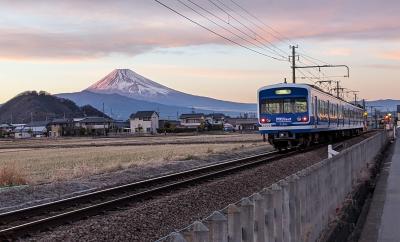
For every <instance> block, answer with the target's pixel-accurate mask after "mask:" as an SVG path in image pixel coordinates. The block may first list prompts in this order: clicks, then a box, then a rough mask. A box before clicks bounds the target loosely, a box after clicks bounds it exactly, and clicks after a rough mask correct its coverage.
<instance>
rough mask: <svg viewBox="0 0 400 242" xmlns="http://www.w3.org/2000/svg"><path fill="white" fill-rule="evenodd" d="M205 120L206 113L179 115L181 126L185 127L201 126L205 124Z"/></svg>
mask: <svg viewBox="0 0 400 242" xmlns="http://www.w3.org/2000/svg"><path fill="white" fill-rule="evenodd" d="M205 120H206V116H205V115H204V113H189V114H182V115H181V116H180V117H179V121H180V124H181V126H183V127H185V128H198V127H199V126H201V125H204V123H205Z"/></svg>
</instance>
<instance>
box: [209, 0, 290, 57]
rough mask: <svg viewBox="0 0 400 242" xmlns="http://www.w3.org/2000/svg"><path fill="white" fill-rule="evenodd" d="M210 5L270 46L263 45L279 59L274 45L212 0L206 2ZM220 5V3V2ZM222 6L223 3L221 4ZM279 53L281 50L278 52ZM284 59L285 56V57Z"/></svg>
mask: <svg viewBox="0 0 400 242" xmlns="http://www.w3.org/2000/svg"><path fill="white" fill-rule="evenodd" d="M208 1H209V2H210V3H211V4H212V5H214V6H215V7H217V8H218V9H219V10H221V11H222V12H224V13H225V14H227V15H228V16H229V17H231V18H232V19H233V20H235V21H236V22H237V23H238V24H239V25H241V26H243V27H244V28H245V29H247V30H248V31H249V32H251V33H252V34H254V36H258V38H260V39H262V40H263V41H265V42H267V43H268V44H269V45H271V46H272V47H270V46H269V45H266V44H264V43H263V45H264V46H266V47H267V48H269V49H270V50H272V51H274V52H275V53H276V54H277V55H280V56H281V57H283V56H282V54H281V53H279V52H278V50H280V49H277V48H276V47H274V45H273V44H272V43H271V42H270V41H269V40H267V39H265V38H264V37H263V36H261V35H259V34H258V33H257V32H255V31H254V30H253V29H251V28H250V27H248V26H246V25H245V24H244V23H243V22H241V21H240V20H238V19H237V18H236V17H235V16H233V15H232V14H230V13H229V12H227V11H226V10H225V9H224V8H223V7H221V6H219V5H218V4H216V3H215V2H214V1H213V0H208ZM220 4H221V2H220ZM221 5H223V6H226V5H224V4H223V3H222V4H221ZM254 40H256V41H259V40H257V38H254ZM259 42H260V43H262V42H261V41H259ZM280 51H281V50H280ZM283 53H284V54H285V55H287V53H285V52H283ZM285 58H286V56H285Z"/></svg>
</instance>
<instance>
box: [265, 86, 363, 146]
mask: <svg viewBox="0 0 400 242" xmlns="http://www.w3.org/2000/svg"><path fill="white" fill-rule="evenodd" d="M257 102H258V109H257V114H258V123H259V132H260V133H261V134H263V136H264V140H265V141H266V140H268V142H269V143H270V144H271V145H273V146H274V147H275V148H276V149H279V150H282V149H287V148H292V147H303V146H310V145H312V144H313V143H318V142H322V140H326V139H329V140H332V139H334V138H336V137H339V136H352V135H356V134H359V133H361V132H363V130H364V129H365V117H364V109H363V108H362V107H360V106H358V105H354V104H352V103H350V102H347V101H345V100H344V99H342V98H339V97H336V96H333V95H331V94H330V93H328V92H325V91H323V90H322V89H320V88H318V87H316V86H314V85H310V84H291V83H280V84H275V85H269V86H265V87H262V88H260V89H259V90H258V95H257Z"/></svg>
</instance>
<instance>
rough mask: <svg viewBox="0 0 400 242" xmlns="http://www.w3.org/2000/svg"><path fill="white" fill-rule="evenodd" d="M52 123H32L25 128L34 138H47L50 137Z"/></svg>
mask: <svg viewBox="0 0 400 242" xmlns="http://www.w3.org/2000/svg"><path fill="white" fill-rule="evenodd" d="M49 124H50V121H38V122H31V123H29V124H27V125H26V126H25V128H26V129H28V130H29V133H30V134H31V136H32V137H45V136H47V135H48V131H49Z"/></svg>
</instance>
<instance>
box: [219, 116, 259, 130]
mask: <svg viewBox="0 0 400 242" xmlns="http://www.w3.org/2000/svg"><path fill="white" fill-rule="evenodd" d="M225 122H226V123H228V124H231V125H232V126H233V127H234V129H235V130H236V131H256V130H258V119H257V118H227V119H226V120H225Z"/></svg>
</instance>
